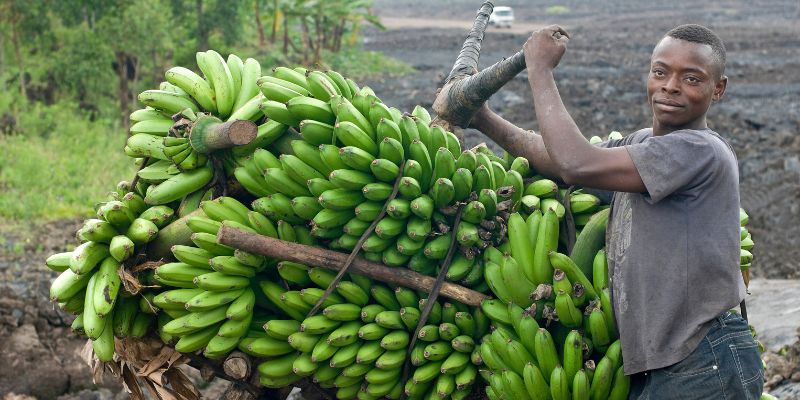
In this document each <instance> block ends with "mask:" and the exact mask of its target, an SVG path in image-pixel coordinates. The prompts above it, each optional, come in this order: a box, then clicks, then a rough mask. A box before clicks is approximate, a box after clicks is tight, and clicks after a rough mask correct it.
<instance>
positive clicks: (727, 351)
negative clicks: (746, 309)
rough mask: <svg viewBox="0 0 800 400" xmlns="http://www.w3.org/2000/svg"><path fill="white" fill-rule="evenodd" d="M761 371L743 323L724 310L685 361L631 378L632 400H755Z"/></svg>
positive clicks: (757, 357) (759, 385)
mask: <svg viewBox="0 0 800 400" xmlns="http://www.w3.org/2000/svg"><path fill="white" fill-rule="evenodd" d="M763 388H764V369H763V366H762V364H761V356H760V354H759V352H758V347H757V345H756V342H755V340H754V339H753V337H752V336H751V335H750V330H749V329H748V327H747V322H745V320H744V319H743V318H742V317H741V316H740V315H739V314H735V313H731V312H726V313H725V314H723V315H722V316H720V317H717V318H716V319H715V320H714V322H713V324H712V326H711V329H710V330H709V331H708V334H707V335H706V337H704V338H703V340H701V341H700V344H699V345H698V346H697V348H696V349H695V350H694V351H693V352H692V353H691V354H689V356H688V357H686V359H684V360H683V361H681V362H678V363H677V364H673V365H670V366H669V367H665V368H661V369H656V370H652V371H647V372H644V373H640V374H635V375H633V376H631V390H630V396H629V397H628V399H630V400H667V399H676V400H677V399H681V400H690V399H698V400H699V399H720V400H740V399H741V400H757V399H759V397H760V396H761V392H762V390H763Z"/></svg>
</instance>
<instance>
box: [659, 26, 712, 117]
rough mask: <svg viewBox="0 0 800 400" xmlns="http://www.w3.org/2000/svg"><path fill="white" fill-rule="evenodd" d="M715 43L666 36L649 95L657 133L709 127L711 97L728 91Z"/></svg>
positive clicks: (661, 46) (662, 43) (661, 43)
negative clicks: (707, 121) (707, 114)
mask: <svg viewBox="0 0 800 400" xmlns="http://www.w3.org/2000/svg"><path fill="white" fill-rule="evenodd" d="M719 68H720V67H719V66H718V65H717V64H716V63H715V60H714V57H713V53H712V50H711V46H709V45H706V44H700V43H694V42H688V41H685V40H680V39H675V38H672V37H669V36H667V37H665V38H664V39H662V40H661V42H659V43H658V45H656V48H655V49H654V50H653V56H652V58H651V60H650V73H649V75H648V78H647V98H648V100H649V102H650V106H651V107H652V108H653V128H654V129H655V130H656V132H657V133H659V132H660V133H668V132H671V131H673V130H677V129H702V128H705V127H706V119H705V116H706V112H707V111H708V108H709V106H710V105H711V101H712V99H713V100H719V99H720V98H721V97H722V94H723V93H724V92H725V86H726V84H727V78H725V77H721V76H720V71H719Z"/></svg>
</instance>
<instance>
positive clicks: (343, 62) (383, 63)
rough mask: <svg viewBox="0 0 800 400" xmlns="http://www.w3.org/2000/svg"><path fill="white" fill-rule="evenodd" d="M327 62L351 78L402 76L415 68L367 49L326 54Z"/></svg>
mask: <svg viewBox="0 0 800 400" xmlns="http://www.w3.org/2000/svg"><path fill="white" fill-rule="evenodd" d="M325 59H326V60H327V64H328V65H329V67H330V68H331V69H333V70H336V71H340V72H342V73H343V74H344V75H346V76H347V77H349V78H352V79H355V80H361V79H366V78H374V77H377V76H387V75H388V76H400V75H404V74H408V73H410V72H412V71H413V70H414V69H413V68H412V67H411V66H410V65H408V64H406V63H404V62H402V61H400V60H398V59H395V58H391V57H387V56H385V55H384V54H383V53H381V52H378V51H365V50H361V49H358V48H347V49H344V50H342V51H339V52H338V53H329V54H326V57H325Z"/></svg>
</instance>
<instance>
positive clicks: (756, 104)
mask: <svg viewBox="0 0 800 400" xmlns="http://www.w3.org/2000/svg"><path fill="white" fill-rule="evenodd" d="M499 4H500V3H498V5H499ZM559 4H561V5H562V6H564V7H565V8H566V9H567V10H569V12H567V13H564V14H553V13H548V12H547V10H548V7H549V6H550V5H551V4H548V3H543V2H538V1H525V0H509V1H504V2H502V5H510V6H513V7H514V11H515V15H516V22H515V25H514V28H513V29H512V30H506V29H495V28H492V29H490V30H489V31H488V32H487V33H486V35H485V38H484V42H483V50H482V52H481V60H480V63H479V64H480V67H481V68H484V67H486V66H488V65H490V64H492V63H494V62H496V61H499V60H501V59H502V58H503V57H507V56H509V55H511V54H514V53H515V52H516V51H518V50H519V49H520V48H521V46H522V44H523V43H524V42H525V39H526V38H527V37H528V34H529V32H530V30H531V29H533V28H534V27H536V26H542V25H549V24H552V23H558V24H560V25H562V26H565V27H567V28H568V30H569V31H570V32H571V34H572V39H571V40H570V43H569V49H568V51H567V53H566V55H565V56H564V58H563V59H562V61H561V64H560V66H559V67H558V69H557V70H556V79H557V81H558V85H559V91H560V93H561V95H562V98H563V99H564V102H565V104H566V106H567V109H568V110H569V111H570V113H571V114H572V116H573V117H574V119H575V121H576V123H577V124H578V126H579V127H581V128H582V130H583V132H584V134H585V135H587V136H591V135H606V134H608V132H610V131H613V130H618V131H621V132H623V134H624V133H630V132H633V131H635V130H637V129H639V128H642V127H646V126H649V124H650V119H651V114H650V110H649V108H648V107H647V106H646V104H645V102H644V78H645V74H646V71H647V70H646V68H647V66H648V62H649V56H650V52H651V51H652V48H653V46H654V44H655V43H656V42H657V41H658V40H659V39H660V37H661V36H662V35H663V34H664V33H665V32H666V31H668V30H669V29H670V28H672V27H674V26H675V25H678V24H681V23H689V22H693V23H701V24H705V25H707V26H709V27H711V28H712V29H714V30H715V31H716V32H717V33H718V34H719V35H720V36H721V37H722V39H723V41H724V42H725V45H726V47H727V51H728V54H727V58H728V63H727V69H726V74H727V75H728V77H729V85H728V90H727V93H726V95H725V97H724V98H723V100H722V101H721V102H720V103H718V104H716V105H715V106H714V108H712V111H711V113H710V115H709V126H710V127H711V128H712V129H714V130H716V131H717V132H719V133H720V134H721V135H722V136H723V137H725V138H727V139H728V140H729V141H730V143H731V145H732V146H733V148H734V150H735V151H736V154H737V156H738V159H739V169H740V182H741V203H742V206H743V207H745V209H747V210H748V212H749V213H750V216H751V218H750V221H751V223H750V225H749V226H748V228H750V230H751V232H752V233H753V238H754V240H755V241H756V243H757V245H756V248H755V250H754V251H755V257H756V261H755V262H754V263H753V266H754V268H753V274H754V275H755V276H760V277H769V278H800V224H798V221H800V135H798V132H800V96H798V93H800V24H798V23H797V21H798V18H800V3H798V2H796V1H789V0H784V1H770V0H753V1H745V0H733V1H726V2H724V3H720V2H715V3H713V4H712V3H703V5H702V8H701V9H698V5H697V3H696V2H694V1H690V0H680V1H677V2H672V3H670V4H669V5H666V4H664V3H658V2H655V1H638V2H631V1H624V0H602V1H597V2H584V1H579V0H571V1H562V2H559ZM478 5H479V2H476V1H469V0H449V1H447V2H446V4H442V3H439V2H427V1H424V0H405V1H402V2H397V1H389V0H378V1H377V2H376V6H375V9H376V11H377V12H378V14H380V15H381V16H382V17H383V18H384V20H385V21H386V22H387V27H388V28H389V29H388V30H386V31H378V30H376V29H369V30H367V31H366V32H365V37H364V41H365V47H366V48H367V49H370V50H378V51H383V52H385V53H386V54H388V55H390V56H393V57H395V58H398V59H400V60H403V61H404V62H406V63H409V64H411V65H412V66H413V67H414V68H416V72H415V73H413V74H411V75H409V76H406V77H403V78H402V79H383V80H374V81H371V82H368V83H369V85H370V86H372V87H373V89H375V91H376V92H377V94H378V95H379V96H380V97H381V98H382V99H383V100H384V101H385V102H386V103H387V104H392V105H395V106H398V107H400V108H401V109H403V110H411V109H412V108H413V107H414V106H415V105H417V104H421V105H423V106H426V107H430V105H431V104H432V102H433V98H434V93H435V91H436V88H437V87H439V86H440V85H441V82H442V80H443V79H444V77H445V76H446V74H447V73H448V72H449V71H450V68H451V67H452V65H453V61H454V60H455V58H456V55H457V54H458V50H459V49H460V48H461V45H462V43H463V40H464V37H465V36H466V33H467V31H468V29H469V27H470V26H471V25H470V24H469V23H468V21H471V20H472V19H473V18H474V16H475V12H476V10H477V7H478ZM458 27H463V28H461V29H458ZM531 103H532V99H531V92H530V88H529V86H528V83H527V78H526V75H525V74H524V73H523V74H520V75H519V76H517V78H516V79H514V80H513V81H512V82H510V83H509V84H508V85H506V87H504V88H503V89H501V90H500V91H499V92H498V93H497V94H495V95H494V96H493V97H492V99H490V101H489V104H490V106H491V107H492V108H493V109H494V110H495V111H497V112H498V113H499V114H501V115H502V116H504V117H505V118H506V119H508V120H510V121H512V122H514V123H516V124H517V125H519V126H521V127H522V128H525V129H538V125H537V123H536V118H535V114H534V110H533V107H532V105H531ZM485 140H487V139H486V138H485V137H484V136H483V135H481V134H480V133H478V132H475V131H469V130H468V135H467V142H468V143H469V144H471V145H472V144H476V143H479V142H481V141H485ZM498 150H499V149H498Z"/></svg>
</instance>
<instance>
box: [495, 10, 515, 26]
mask: <svg viewBox="0 0 800 400" xmlns="http://www.w3.org/2000/svg"><path fill="white" fill-rule="evenodd" d="M513 22H514V9H512V8H511V7H505V6H497V7H495V8H494V11H493V12H492V15H490V16H489V25H497V26H498V27H503V26H505V27H507V28H511V24H512V23H513Z"/></svg>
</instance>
